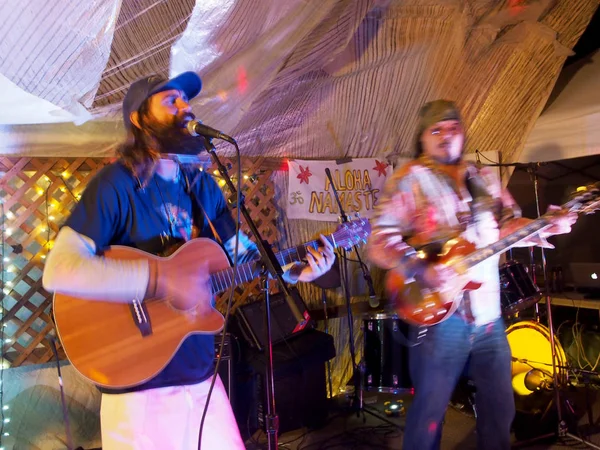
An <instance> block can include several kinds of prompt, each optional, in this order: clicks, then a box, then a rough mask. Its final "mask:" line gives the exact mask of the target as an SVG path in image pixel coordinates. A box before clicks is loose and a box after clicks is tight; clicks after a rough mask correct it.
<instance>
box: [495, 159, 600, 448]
mask: <svg viewBox="0 0 600 450" xmlns="http://www.w3.org/2000/svg"><path fill="white" fill-rule="evenodd" d="M483 165H484V166H494V167H498V168H500V167H517V166H518V167H527V172H528V173H529V174H530V178H531V180H532V182H533V188H534V194H535V204H536V210H537V216H538V218H539V217H541V212H540V199H539V191H538V173H537V171H538V168H539V166H540V165H541V163H539V162H530V163H527V164H525V165H524V164H520V163H502V164H501V163H499V164H483ZM590 193H592V192H590ZM592 194H593V193H592ZM540 253H541V261H542V273H543V275H544V296H545V300H546V314H547V318H548V328H547V330H548V331H549V335H550V336H549V341H550V356H551V363H552V378H553V388H552V390H553V391H554V404H555V407H556V412H557V416H558V417H557V418H558V420H557V422H558V424H557V427H556V432H554V433H548V434H544V435H541V436H539V437H536V438H535V439H532V440H529V441H528V443H530V442H535V441H537V440H540V439H545V438H549V437H552V436H555V437H558V438H559V439H560V438H563V437H565V436H568V437H570V438H572V439H574V440H576V441H579V442H581V443H583V444H585V445H587V446H589V447H591V448H595V449H598V450H600V447H599V446H597V445H595V444H593V443H591V442H589V441H587V440H585V439H583V438H581V437H579V436H577V435H575V434H573V433H571V432H569V426H568V425H567V422H566V420H565V418H564V417H563V408H565V410H566V411H567V412H570V411H571V410H572V408H571V407H570V405H569V402H568V399H566V398H565V399H563V397H562V396H561V389H560V383H559V381H560V378H561V376H563V374H564V370H563V369H562V367H564V366H565V364H560V362H559V361H558V358H559V357H560V355H559V352H558V350H559V349H560V344H559V343H558V342H557V340H556V338H555V336H554V324H553V321H552V298H551V296H550V284H551V283H550V282H549V278H548V275H549V274H548V265H547V261H546V253H545V251H544V248H543V247H540ZM530 259H531V267H532V269H534V268H535V264H534V254H533V247H530ZM531 272H532V273H533V275H534V277H535V270H531ZM534 284H535V283H534ZM534 305H535V319H536V321H538V322H539V305H538V302H537V301H536V302H534ZM507 331H508V330H507ZM563 353H564V352H563ZM513 367H514V364H513ZM527 372H529V370H528V371H527ZM525 376H526V375H525ZM525 376H523V381H524V378H525ZM513 382H514V377H513ZM513 387H514V384H513ZM525 389H527V388H526V387H525ZM563 403H564V404H563ZM548 407H550V405H549V406H548Z"/></svg>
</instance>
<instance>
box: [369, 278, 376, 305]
mask: <svg viewBox="0 0 600 450" xmlns="http://www.w3.org/2000/svg"><path fill="white" fill-rule="evenodd" d="M367 285H368V286H369V306H370V307H371V308H378V307H379V299H378V298H377V296H376V295H375V289H374V288H373V282H372V281H371V277H369V278H368V279H367Z"/></svg>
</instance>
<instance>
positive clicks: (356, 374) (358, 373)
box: [325, 168, 398, 427]
mask: <svg viewBox="0 0 600 450" xmlns="http://www.w3.org/2000/svg"><path fill="white" fill-rule="evenodd" d="M325 174H326V175H327V178H328V179H329V184H330V185H331V190H332V191H333V195H334V197H335V200H336V202H337V204H338V207H339V208H340V220H341V221H342V223H346V222H348V220H349V219H348V216H347V215H346V212H345V211H344V208H343V206H342V202H341V201H340V197H339V195H338V192H337V189H336V188H335V184H334V183H333V178H332V176H331V170H329V168H326V169H325ZM353 249H354V252H355V253H356V257H357V260H358V263H359V265H360V268H361V270H362V273H363V277H364V279H365V281H366V282H367V285H368V286H369V293H370V297H371V298H374V297H375V290H374V288H373V281H372V279H371V275H370V274H369V272H368V270H366V265H365V264H364V263H363V261H362V259H361V257H360V254H359V253H358V246H357V245H354V246H353ZM340 252H341V254H342V261H340V277H341V285H342V290H343V292H344V297H345V300H346V311H347V316H348V334H349V341H350V359H351V360H352V381H353V382H354V394H353V396H352V405H351V408H352V410H354V409H356V417H359V416H360V413H361V411H362V412H363V414H364V413H365V412H367V413H369V414H371V415H372V416H374V417H377V418H378V419H380V420H382V421H384V422H387V423H389V424H390V425H393V426H395V427H397V426H398V424H395V423H394V422H392V421H390V420H388V419H386V418H385V417H383V416H380V415H379V414H377V413H376V412H374V411H370V410H369V409H367V408H366V407H365V405H364V403H363V378H364V373H363V365H362V364H361V365H360V368H358V367H357V366H356V349H355V346H354V315H353V313H352V307H351V304H350V293H349V290H348V279H349V278H348V259H347V255H346V249H345V248H342V249H340ZM369 303H371V300H369ZM371 304H372V303H371ZM357 369H358V370H357Z"/></svg>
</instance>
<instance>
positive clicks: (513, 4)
mask: <svg viewBox="0 0 600 450" xmlns="http://www.w3.org/2000/svg"><path fill="white" fill-rule="evenodd" d="M524 10H525V5H523V0H510V1H509V2H508V11H509V13H510V15H511V16H516V15H517V14H519V13H521V12H523V11H524Z"/></svg>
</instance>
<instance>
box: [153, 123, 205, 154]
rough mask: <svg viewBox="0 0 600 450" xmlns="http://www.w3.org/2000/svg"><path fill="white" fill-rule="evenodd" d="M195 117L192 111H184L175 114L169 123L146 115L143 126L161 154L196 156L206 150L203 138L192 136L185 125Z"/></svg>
mask: <svg viewBox="0 0 600 450" xmlns="http://www.w3.org/2000/svg"><path fill="white" fill-rule="evenodd" d="M195 118H196V117H195V116H194V115H193V114H192V113H184V114H182V115H177V116H173V117H172V119H171V120H170V121H169V122H168V123H160V122H158V121H156V120H154V119H153V118H152V117H146V120H145V121H144V124H143V126H144V129H145V131H146V132H148V133H149V134H150V136H151V138H152V139H153V141H154V143H155V147H156V149H157V150H158V151H159V152H160V153H161V154H172V155H189V156H195V155H197V154H199V153H201V152H202V151H204V150H205V147H204V144H203V140H202V139H199V138H198V137H195V136H191V135H190V134H189V133H188V132H187V130H186V127H185V126H186V124H187V123H188V122H189V121H190V120H194V119H195Z"/></svg>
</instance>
